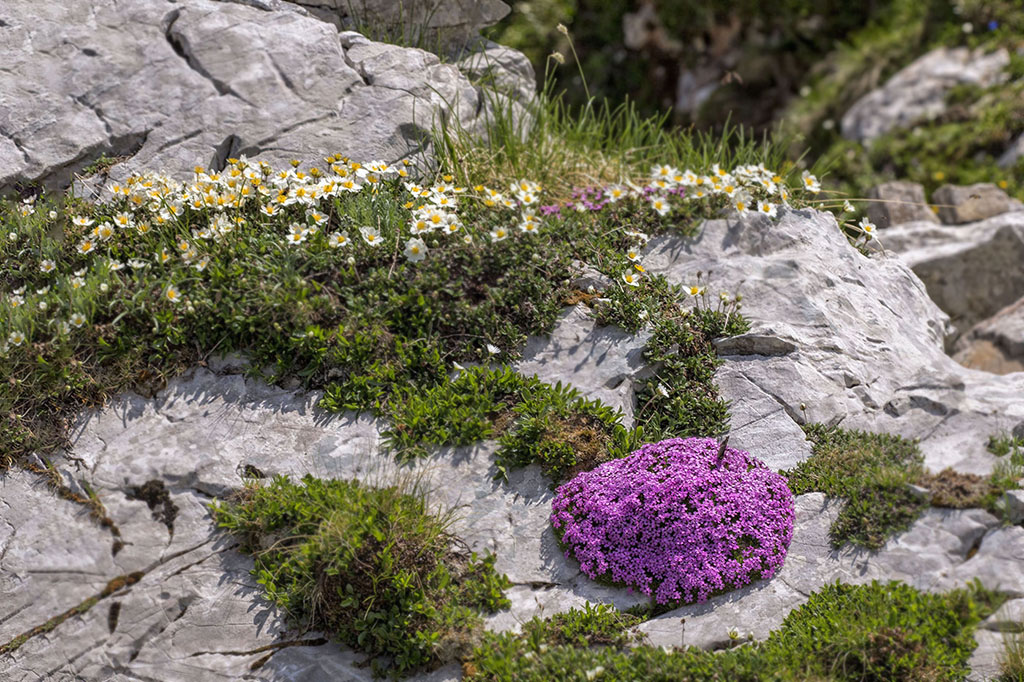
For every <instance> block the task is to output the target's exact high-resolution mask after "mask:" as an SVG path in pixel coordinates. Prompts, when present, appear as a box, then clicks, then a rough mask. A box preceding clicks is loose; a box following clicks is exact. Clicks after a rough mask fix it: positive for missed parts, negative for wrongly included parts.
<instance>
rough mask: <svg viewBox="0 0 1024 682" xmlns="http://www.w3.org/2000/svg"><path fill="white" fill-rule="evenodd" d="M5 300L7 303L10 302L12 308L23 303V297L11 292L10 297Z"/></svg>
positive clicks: (18, 306)
mask: <svg viewBox="0 0 1024 682" xmlns="http://www.w3.org/2000/svg"><path fill="white" fill-rule="evenodd" d="M7 301H8V303H10V305H11V307H12V308H20V307H21V306H23V305H25V297H24V296H21V295H19V294H13V295H12V296H11V297H10V298H8V299H7Z"/></svg>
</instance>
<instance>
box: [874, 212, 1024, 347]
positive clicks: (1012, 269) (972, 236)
mask: <svg viewBox="0 0 1024 682" xmlns="http://www.w3.org/2000/svg"><path fill="white" fill-rule="evenodd" d="M882 241H883V243H884V245H885V247H886V248H887V249H889V250H891V251H893V252H895V253H898V254H899V256H900V258H902V259H903V261H904V262H905V263H907V265H909V266H910V267H911V268H913V270H914V274H916V275H917V276H918V277H920V278H921V280H922V281H923V282H924V284H925V286H926V287H927V289H928V294H929V296H931V298H932V300H934V301H935V302H936V303H937V304H938V306H939V307H940V308H941V309H942V310H943V311H945V312H946V313H947V314H949V316H950V318H952V321H953V323H954V324H955V325H956V327H957V328H958V329H959V330H961V331H967V330H968V329H970V328H971V327H972V326H974V325H975V324H977V323H979V322H981V321H982V320H985V319H987V318H990V317H992V316H993V315H995V314H996V313H998V312H999V311H1000V310H1001V309H1002V308H1004V307H1006V306H1009V305H1011V304H1013V303H1015V302H1016V301H1017V300H1018V299H1020V298H1021V297H1024V270H1022V269H1021V268H1020V263H1021V261H1022V259H1024V212H1020V211H1017V212H1013V213H1004V214H1002V215H998V216H994V217H992V218H989V219H987V220H983V221H979V222H977V223H973V224H971V225H968V226H964V227H940V226H936V225H930V224H924V223H912V224H908V225H905V226H903V227H902V228H901V229H900V230H898V231H896V232H890V233H887V234H886V235H885V236H884V237H883V238H882Z"/></svg>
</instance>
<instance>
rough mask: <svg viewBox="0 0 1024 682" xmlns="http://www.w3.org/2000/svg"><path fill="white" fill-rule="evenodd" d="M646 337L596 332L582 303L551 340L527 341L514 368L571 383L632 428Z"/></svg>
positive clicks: (607, 330) (571, 310)
mask: <svg viewBox="0 0 1024 682" xmlns="http://www.w3.org/2000/svg"><path fill="white" fill-rule="evenodd" d="M650 337H651V333H650V332H649V331H642V332H640V333H639V334H636V335H630V334H627V333H626V332H623V331H622V330H620V329H616V328H612V327H598V326H597V325H596V324H595V323H594V320H593V318H591V317H590V314H589V311H588V309H587V307H586V306H584V305H582V304H580V305H576V306H574V307H572V308H569V309H568V310H567V311H566V312H565V314H563V315H562V318H561V319H560V320H559V321H558V324H557V325H556V326H555V329H554V331H553V332H551V336H550V337H549V338H543V337H531V338H530V339H529V340H528V341H527V342H526V348H524V349H523V358H522V360H521V361H520V362H519V363H518V364H517V365H516V369H517V370H518V371H519V372H520V373H521V374H526V375H531V374H535V375H537V376H538V377H540V379H541V380H543V381H546V382H548V383H551V384H554V383H557V382H559V381H561V382H562V383H563V384H565V383H568V384H572V385H573V386H575V387H576V388H578V389H579V390H580V391H581V392H582V393H583V394H584V395H586V396H587V397H588V398H591V399H593V398H597V399H599V400H601V401H602V402H604V403H605V404H606V405H610V406H612V407H614V408H616V409H619V410H621V411H622V413H623V415H624V418H623V423H624V424H625V425H626V426H632V425H633V411H634V408H635V405H634V397H633V388H634V382H635V381H636V380H637V379H639V378H641V377H642V375H643V370H644V366H645V363H644V359H643V352H644V347H645V346H646V345H647V341H648V340H649V339H650Z"/></svg>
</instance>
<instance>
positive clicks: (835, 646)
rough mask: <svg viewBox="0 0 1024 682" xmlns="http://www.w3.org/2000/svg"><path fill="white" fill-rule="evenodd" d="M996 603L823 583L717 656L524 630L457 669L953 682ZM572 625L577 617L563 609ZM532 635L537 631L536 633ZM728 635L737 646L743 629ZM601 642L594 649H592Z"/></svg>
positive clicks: (522, 678)
mask: <svg viewBox="0 0 1024 682" xmlns="http://www.w3.org/2000/svg"><path fill="white" fill-rule="evenodd" d="M1002 601H1003V597H1002V596H1001V595H999V594H997V593H994V592H991V591H989V590H986V589H984V588H983V587H982V586H981V585H980V584H978V583H972V584H971V585H969V586H968V587H967V588H964V589H957V590H953V591H951V592H948V593H946V594H928V593H923V592H920V591H918V590H916V589H914V588H912V587H909V586H907V585H904V584H902V583H897V582H892V583H878V582H873V583H871V584H870V585H859V586H852V585H843V584H840V583H835V584H833V585H827V586H825V587H823V588H822V589H820V590H818V591H817V592H815V593H813V594H811V596H810V599H808V601H807V603H806V604H804V605H803V606H801V607H800V608H798V609H794V610H793V611H791V612H790V613H789V615H787V616H786V619H785V620H784V621H783V623H782V626H781V627H780V628H778V629H777V630H775V631H773V632H772V633H771V634H770V635H769V636H768V638H767V640H765V641H763V642H758V643H752V644H749V645H746V646H738V647H732V648H729V649H727V650H725V651H719V652H711V651H706V650H703V649H699V648H696V647H687V648H682V649H669V648H667V647H651V646H646V645H640V646H632V647H630V646H627V645H628V644H630V643H631V642H630V641H629V639H628V638H623V637H619V638H612V637H605V638H604V639H597V640H595V639H594V638H593V637H592V636H588V635H583V636H578V637H576V638H575V641H571V640H570V641H565V639H567V638H555V637H552V636H551V633H552V632H553V631H557V630H558V628H559V625H558V623H557V622H556V621H555V618H557V617H555V618H551V619H549V620H548V621H547V624H546V625H545V624H543V623H534V624H532V625H530V626H524V628H523V633H521V634H492V633H488V634H487V635H485V637H484V640H483V643H482V644H481V645H479V646H477V647H476V648H475V649H474V650H473V654H472V657H471V658H470V660H469V661H468V662H466V663H465V664H464V666H463V669H464V671H465V673H466V678H467V679H468V680H472V681H474V682H477V681H481V680H517V681H518V682H541V681H542V680H552V679H559V680H581V681H582V680H595V679H615V680H619V679H622V680H726V679H727V680H741V681H743V682H759V681H765V682H767V681H769V680H772V681H781V682H797V681H806V680H818V679H827V680H834V681H837V682H846V681H849V682H862V681H863V680H879V681H881V680H886V681H887V682H888V681H893V682H916V681H918V680H948V681H950V682H952V681H953V680H960V679H963V677H964V676H965V675H966V674H967V673H968V672H969V668H968V665H967V661H968V659H969V658H970V655H971V651H972V650H973V649H974V648H975V646H976V645H975V642H974V638H973V636H972V633H973V631H974V628H975V627H976V625H977V624H978V622H980V620H981V619H983V618H985V617H987V616H988V615H990V614H991V613H993V612H994V610H995V609H996V608H998V606H999V605H1000V604H1001V603H1002ZM566 618H567V619H568V620H570V621H574V620H581V621H582V620H584V619H583V618H582V614H580V613H578V612H570V614H569V615H567V616H566ZM537 633H540V636H538V634H537ZM731 634H734V635H736V637H735V639H737V640H740V639H742V638H741V637H740V634H741V633H738V632H734V633H731ZM595 645H599V646H595Z"/></svg>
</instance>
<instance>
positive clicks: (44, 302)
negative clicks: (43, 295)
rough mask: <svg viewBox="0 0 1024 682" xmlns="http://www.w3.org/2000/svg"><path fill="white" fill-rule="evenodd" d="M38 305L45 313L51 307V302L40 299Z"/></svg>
mask: <svg viewBox="0 0 1024 682" xmlns="http://www.w3.org/2000/svg"><path fill="white" fill-rule="evenodd" d="M38 307H39V310H41V311H42V312H44V313H45V312H46V309H47V308H49V307H50V304H49V303H47V302H46V301H40V302H39V306H38Z"/></svg>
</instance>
